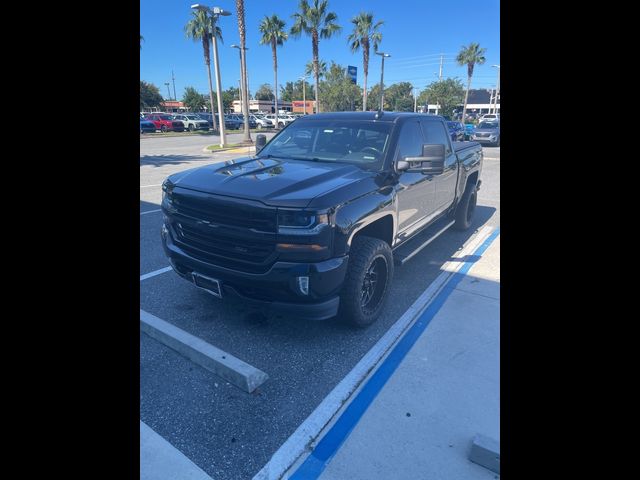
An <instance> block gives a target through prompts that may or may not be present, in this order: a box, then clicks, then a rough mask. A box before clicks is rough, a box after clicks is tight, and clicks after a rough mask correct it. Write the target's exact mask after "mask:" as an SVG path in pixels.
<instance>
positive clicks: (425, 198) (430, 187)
mask: <svg viewBox="0 0 640 480" xmlns="http://www.w3.org/2000/svg"><path fill="white" fill-rule="evenodd" d="M424 143H426V142H425V139H424V136H423V134H422V129H421V128H420V123H419V122H418V119H411V120H408V121H407V122H405V123H404V124H403V125H402V129H401V130H400V136H399V138H398V146H397V147H396V154H395V158H394V161H395V162H397V161H398V160H404V158H405V157H420V156H421V155H422V145H423V144H424ZM433 179H434V175H424V174H423V173H410V172H403V173H402V174H401V175H400V177H399V179H398V185H397V187H396V188H397V192H398V237H399V239H400V240H402V239H403V237H409V236H411V235H412V234H413V233H414V232H415V231H416V230H418V229H420V228H421V227H423V226H424V225H425V224H426V223H427V222H428V221H429V220H430V219H431V218H432V213H433V212H434V210H435V209H436V205H435V200H436V198H435V185H434V181H433Z"/></svg>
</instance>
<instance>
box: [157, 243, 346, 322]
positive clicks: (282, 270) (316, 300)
mask: <svg viewBox="0 0 640 480" xmlns="http://www.w3.org/2000/svg"><path fill="white" fill-rule="evenodd" d="M162 246H163V248H164V251H165V254H166V255H167V257H168V258H169V262H170V263H171V266H172V267H173V270H174V271H175V272H176V273H177V274H178V275H180V276H181V277H182V278H184V279H185V280H188V281H189V282H192V283H193V276H192V272H196V273H200V274H202V275H206V276H208V277H211V278H215V279H216V280H218V281H219V282H220V287H221V290H222V297H223V298H228V297H231V298H235V299H239V300H241V301H242V302H243V303H245V304H250V305H252V306H254V307H257V308H264V309H269V310H272V311H276V312H281V313H288V314H295V315H296V316H297V317H300V318H304V319H308V320H326V319H328V318H331V317H334V316H336V315H337V313H338V307H339V305H340V298H339V296H338V294H339V291H340V288H341V287H342V283H343V282H344V278H345V275H346V272H347V264H348V260H349V257H348V256H344V257H338V258H331V259H329V260H325V261H323V262H317V263H296V262H275V263H274V264H273V265H272V266H271V268H270V269H269V270H268V271H267V272H265V273H247V272H242V271H238V270H232V269H229V268H225V267H221V266H218V265H214V264H211V263H207V262H204V261H202V260H199V259H197V258H194V257H193V256H191V255H189V254H188V253H187V252H185V251H184V250H182V249H181V248H180V247H179V246H178V245H176V244H175V243H174V242H173V240H172V238H171V234H170V233H167V232H163V234H162ZM300 276H307V277H309V294H308V295H303V294H302V293H300V292H299V291H298V290H297V280H296V279H297V277H300Z"/></svg>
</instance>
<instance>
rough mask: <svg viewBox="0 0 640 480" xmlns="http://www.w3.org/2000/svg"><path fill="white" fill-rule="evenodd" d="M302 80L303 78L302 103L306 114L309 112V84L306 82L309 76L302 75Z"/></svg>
mask: <svg viewBox="0 0 640 480" xmlns="http://www.w3.org/2000/svg"><path fill="white" fill-rule="evenodd" d="M300 80H302V103H303V105H304V107H303V109H304V115H306V114H307V86H306V84H305V82H306V81H307V76H306V75H303V76H302V77H300Z"/></svg>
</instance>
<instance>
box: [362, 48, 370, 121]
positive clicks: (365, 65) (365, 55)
mask: <svg viewBox="0 0 640 480" xmlns="http://www.w3.org/2000/svg"><path fill="white" fill-rule="evenodd" d="M362 72H363V73H364V89H363V92H362V111H363V112H366V111H367V75H369V42H368V41H367V42H364V43H363V44H362Z"/></svg>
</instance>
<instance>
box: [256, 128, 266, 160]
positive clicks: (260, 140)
mask: <svg viewBox="0 0 640 480" xmlns="http://www.w3.org/2000/svg"><path fill="white" fill-rule="evenodd" d="M266 144H267V136H266V135H264V134H262V133H259V134H258V135H256V155H257V154H258V153H260V150H262V149H263V148H264V146H265V145H266Z"/></svg>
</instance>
